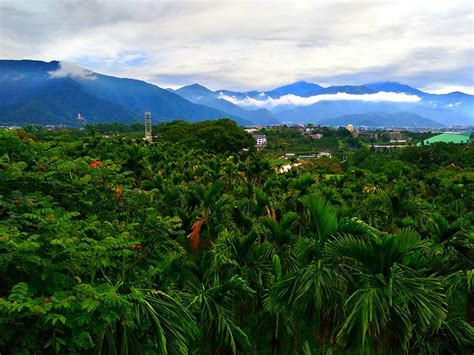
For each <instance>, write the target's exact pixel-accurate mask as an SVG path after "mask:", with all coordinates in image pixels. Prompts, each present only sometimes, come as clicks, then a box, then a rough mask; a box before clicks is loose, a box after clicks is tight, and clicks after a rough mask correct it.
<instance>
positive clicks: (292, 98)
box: [218, 91, 421, 108]
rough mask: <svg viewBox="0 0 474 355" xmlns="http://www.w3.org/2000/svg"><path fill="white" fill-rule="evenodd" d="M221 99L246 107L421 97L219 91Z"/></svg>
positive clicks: (394, 100)
mask: <svg viewBox="0 0 474 355" xmlns="http://www.w3.org/2000/svg"><path fill="white" fill-rule="evenodd" d="M218 98H219V99H223V100H227V101H229V102H232V103H233V104H235V105H239V106H245V107H266V108H273V107H276V106H287V105H292V106H308V105H311V104H314V103H317V102H320V101H366V102H382V101H384V102H418V101H420V100H421V97H419V96H417V95H407V94H405V93H397V92H384V91H380V92H377V93H374V94H363V95H355V94H348V93H345V92H338V93H337V94H324V95H315V96H310V97H302V96H297V95H292V94H290V95H283V96H281V97H279V98H277V99H274V98H271V97H267V98H266V99H264V100H258V99H254V98H251V97H248V96H247V97H245V98H244V99H239V98H237V97H235V96H229V95H225V94H224V93H222V92H221V93H219V95H218Z"/></svg>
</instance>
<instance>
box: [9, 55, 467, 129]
mask: <svg viewBox="0 0 474 355" xmlns="http://www.w3.org/2000/svg"><path fill="white" fill-rule="evenodd" d="M0 87H1V88H2V90H0V125H25V124H51V125H58V124H65V125H78V124H80V121H78V120H77V119H76V116H77V114H78V113H81V115H82V116H83V117H85V118H86V120H87V122H88V123H99V122H122V123H131V122H138V121H141V120H142V117H143V113H144V112H145V111H151V112H152V116H153V120H154V122H157V121H158V122H160V121H169V120H174V119H181V120H186V121H190V122H196V121H201V120H206V119H218V118H223V117H227V118H231V119H233V120H235V121H236V122H237V123H238V124H240V125H243V126H250V125H275V124H283V123H313V124H323V125H333V126H339V125H345V124H347V123H352V124H353V125H355V126H372V127H407V128H410V127H412V128H440V127H444V126H446V127H450V126H452V125H455V124H460V125H473V124H474V96H472V95H468V94H465V93H461V92H452V93H449V94H443V95H435V94H430V93H426V92H423V91H421V90H419V89H416V88H413V87H410V86H408V85H404V84H400V83H397V82H377V83H368V84H363V85H343V86H329V87H323V86H321V85H318V84H315V83H309V82H305V81H299V82H296V83H293V84H289V85H284V86H281V87H278V88H275V89H272V90H268V91H260V90H252V91H246V92H240V91H232V90H227V89H222V90H216V91H212V90H209V89H208V88H206V87H204V86H202V85H200V84H193V85H189V86H185V87H182V88H180V89H177V90H173V89H163V88H160V87H158V86H156V85H153V84H150V83H147V82H144V81H140V80H134V79H127V78H118V77H113V76H108V75H102V74H98V73H94V72H92V71H89V70H86V69H83V68H80V67H78V66H73V67H71V66H70V65H66V64H63V63H62V62H58V61H51V62H42V61H32V60H0Z"/></svg>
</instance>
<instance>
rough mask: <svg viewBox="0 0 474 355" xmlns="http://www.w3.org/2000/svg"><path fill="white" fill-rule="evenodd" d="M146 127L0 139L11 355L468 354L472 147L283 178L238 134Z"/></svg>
mask: <svg viewBox="0 0 474 355" xmlns="http://www.w3.org/2000/svg"><path fill="white" fill-rule="evenodd" d="M139 129H140V127H128V128H126V127H124V126H120V125H115V126H111V127H105V126H102V127H92V128H91V127H87V128H86V129H85V130H83V131H74V130H68V131H52V132H48V131H44V130H42V129H40V128H37V127H36V128H35V127H29V128H28V129H27V130H26V133H25V132H21V133H19V134H17V133H15V132H13V131H7V130H0V349H1V350H0V352H2V353H3V352H4V353H12V354H19V353H21V354H27V353H47V354H53V353H71V354H82V353H103V354H188V353H199V354H244V353H245V354H247V353H248V354H270V353H271V354H295V353H304V354H315V353H326V354H375V353H384V354H385V353H394V354H402V353H417V354H418V353H419V354H441V353H447V354H470V353H472V343H473V339H474V332H473V328H472V324H473V323H472V322H473V313H472V299H473V291H474V286H473V285H474V271H473V270H474V263H473V260H474V247H473V246H474V244H473V242H474V229H473V225H474V213H473V212H472V211H473V209H474V205H473V201H474V171H473V168H474V163H473V161H472V159H471V158H472V151H473V150H472V146H462V147H461V146H452V145H433V146H429V147H410V148H408V149H405V150H403V149H402V150H400V151H386V152H376V151H372V150H369V149H361V150H360V151H358V152H347V151H341V154H342V155H344V156H347V158H348V159H347V161H345V162H344V163H341V162H340V161H339V160H338V159H337V158H334V164H336V165H337V166H338V167H339V169H340V168H341V166H342V167H343V168H344V173H343V174H338V175H337V176H326V175H325V174H324V171H323V170H324V169H326V168H324V169H323V170H321V169H322V165H321V164H319V165H318V164H304V165H303V166H301V167H300V168H299V169H292V170H291V171H290V172H288V173H285V174H280V173H278V172H277V171H276V169H275V167H273V166H272V165H271V163H270V160H269V158H268V156H266V155H265V152H263V153H262V152H255V151H252V150H251V151H250V152H243V151H242V148H244V147H251V146H252V145H253V144H254V141H253V139H252V138H251V137H250V136H248V135H247V134H246V133H245V132H244V131H243V130H241V129H240V128H238V127H237V126H235V124H233V123H232V122H230V121H227V120H219V121H214V122H202V123H199V124H195V125H191V124H188V123H184V122H179V121H178V122H172V123H168V124H164V125H161V126H159V127H158V128H157V130H158V132H159V134H160V139H159V141H158V142H155V143H154V144H148V143H145V142H143V140H142V139H141V137H140V136H139V135H137V136H135V132H138V131H139ZM317 129H321V130H322V131H323V132H322V133H323V134H325V135H326V136H327V139H328V141H329V140H331V142H332V143H331V144H333V146H334V147H335V149H337V145H338V142H340V143H341V144H340V145H341V148H342V145H344V146H345V147H346V148H351V149H352V148H354V147H355V146H356V145H357V144H356V143H357V141H352V143H353V144H352V143H351V139H354V138H353V137H349V135H348V132H347V131H346V130H331V129H322V128H317ZM110 130H114V131H116V132H119V133H120V134H121V135H120V136H114V135H112V134H110V135H109V134H108V133H109V131H110ZM267 131H268V132H266V134H267V135H268V136H269V142H272V139H275V140H274V141H273V142H276V143H275V144H276V145H278V144H280V143H278V142H279V139H280V138H282V137H283V138H284V139H283V140H291V139H294V140H295V141H296V140H298V139H300V137H301V134H300V133H299V132H298V134H300V135H299V136H298V137H296V136H294V130H293V131H291V130H289V129H287V128H281V129H276V130H274V131H271V130H267ZM104 134H107V135H108V137H104V136H103V135H104ZM328 141H327V142H328ZM327 142H326V143H327ZM270 144H273V143H270ZM305 144H306V143H305ZM318 144H319V143H318ZM315 147H316V143H315ZM328 164H333V162H332V161H331V162H329V163H328ZM339 172H342V171H339Z"/></svg>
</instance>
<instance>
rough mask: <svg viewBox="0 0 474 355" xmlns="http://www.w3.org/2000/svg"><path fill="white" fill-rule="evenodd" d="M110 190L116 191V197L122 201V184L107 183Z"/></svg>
mask: <svg viewBox="0 0 474 355" xmlns="http://www.w3.org/2000/svg"><path fill="white" fill-rule="evenodd" d="M107 188H108V189H109V190H112V191H115V199H116V200H117V201H120V200H121V199H122V191H123V188H122V187H121V186H115V185H107Z"/></svg>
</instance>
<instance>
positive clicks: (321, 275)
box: [266, 195, 372, 351]
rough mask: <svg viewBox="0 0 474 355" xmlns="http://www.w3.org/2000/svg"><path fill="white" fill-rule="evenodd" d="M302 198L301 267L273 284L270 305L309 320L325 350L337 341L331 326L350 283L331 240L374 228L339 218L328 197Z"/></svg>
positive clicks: (293, 316)
mask: <svg viewBox="0 0 474 355" xmlns="http://www.w3.org/2000/svg"><path fill="white" fill-rule="evenodd" d="M300 201H301V203H302V206H303V208H304V217H303V223H302V226H303V227H302V230H301V234H302V236H301V238H300V239H299V240H298V266H299V267H298V268H297V269H296V270H295V271H293V272H291V273H289V274H288V275H287V276H286V277H284V278H283V279H282V280H281V281H280V282H277V283H276V284H275V285H274V286H273V288H272V289H271V292H270V295H269V298H268V300H267V304H266V306H267V308H268V309H271V310H281V311H282V312H283V313H287V314H288V315H290V316H291V317H292V318H293V319H295V320H297V322H301V321H303V322H306V324H308V325H309V326H310V328H311V332H314V331H315V332H316V336H317V339H318V342H319V344H320V349H321V351H322V350H323V347H324V344H325V343H328V342H331V341H332V342H334V339H333V338H334V334H332V332H331V329H333V328H335V327H336V326H337V324H338V319H339V318H340V317H341V314H342V311H343V310H342V308H343V302H344V292H345V284H346V283H345V280H344V278H343V271H344V270H343V269H342V268H341V267H339V266H338V264H337V262H335V260H334V258H332V257H331V256H330V255H328V254H327V250H326V248H327V245H328V241H330V240H333V239H334V238H336V237H337V236H338V234H339V233H343V232H345V233H352V234H355V235H367V234H369V233H372V230H371V229H370V227H368V226H367V225H365V224H363V223H362V222H360V221H357V220H343V221H339V220H338V217H337V214H336V210H335V209H334V208H333V207H331V206H330V205H329V204H328V203H327V202H326V201H325V200H324V199H321V198H318V197H315V196H311V195H309V196H305V197H303V198H301V199H300ZM313 334H314V333H313ZM297 346H298V345H297Z"/></svg>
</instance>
